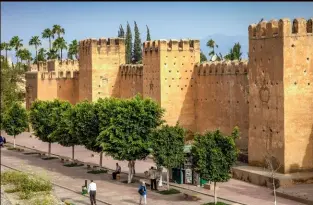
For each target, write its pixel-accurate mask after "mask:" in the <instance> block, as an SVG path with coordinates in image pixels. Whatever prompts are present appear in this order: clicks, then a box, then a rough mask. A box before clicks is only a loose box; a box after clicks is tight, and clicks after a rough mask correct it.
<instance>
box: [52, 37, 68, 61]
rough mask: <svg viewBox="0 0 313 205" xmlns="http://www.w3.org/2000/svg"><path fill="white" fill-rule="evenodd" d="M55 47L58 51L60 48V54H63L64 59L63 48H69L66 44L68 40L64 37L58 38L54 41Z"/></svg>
mask: <svg viewBox="0 0 313 205" xmlns="http://www.w3.org/2000/svg"><path fill="white" fill-rule="evenodd" d="M53 47H54V48H55V49H56V50H57V51H58V50H60V56H61V60H62V50H63V49H67V46H66V41H65V40H64V38H63V37H60V38H57V39H56V40H55V41H54V42H53Z"/></svg>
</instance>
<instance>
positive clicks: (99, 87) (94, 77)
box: [79, 38, 125, 101]
mask: <svg viewBox="0 0 313 205" xmlns="http://www.w3.org/2000/svg"><path fill="white" fill-rule="evenodd" d="M79 58H80V59H79V101H82V100H89V101H96V100H97V99H99V98H104V97H110V96H112V97H119V96H120V93H119V66H120V65H121V64H124V63H125V41H124V39H123V38H109V39H105V38H101V39H99V40H97V39H87V40H82V41H80V44H79Z"/></svg>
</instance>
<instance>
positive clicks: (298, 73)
mask: <svg viewBox="0 0 313 205" xmlns="http://www.w3.org/2000/svg"><path fill="white" fill-rule="evenodd" d="M248 66H249V70H250V71H249V87H250V99H249V101H250V106H249V123H250V126H249V147H248V151H249V163H250V164H251V165H262V164H263V163H264V156H265V154H266V153H270V154H271V155H272V156H273V157H274V158H275V159H276V160H277V161H278V162H279V163H280V164H281V165H282V167H281V169H280V172H282V173H290V172H297V171H303V170H310V169H313V87H312V86H313V34H312V19H310V20H308V21H306V20H305V19H301V18H299V19H295V20H294V21H293V23H291V22H290V20H289V19H281V20H279V21H277V20H272V21H270V22H265V21H263V22H260V23H259V24H258V25H255V24H252V25H250V26H249V64H248Z"/></svg>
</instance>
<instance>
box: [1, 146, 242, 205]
mask: <svg viewBox="0 0 313 205" xmlns="http://www.w3.org/2000/svg"><path fill="white" fill-rule="evenodd" d="M7 144H10V145H13V143H12V142H9V141H7ZM15 146H18V147H22V148H26V149H29V150H34V151H36V152H40V153H47V152H44V151H41V150H38V149H34V148H30V147H26V146H24V145H19V144H17V143H15ZM51 155H53V156H57V157H60V158H62V157H66V156H61V155H58V154H53V153H51ZM78 161H79V160H78ZM79 162H82V161H79ZM82 163H84V164H92V165H96V166H98V164H95V163H92V162H91V163H89V162H88V163H87V162H82ZM103 168H105V169H107V170H109V171H114V170H113V169H110V168H107V167H103ZM121 174H125V175H128V173H127V172H121ZM134 178H137V179H145V180H146V178H144V177H141V176H138V175H134ZM162 183H163V184H167V182H166V181H163V182H162ZM147 184H149V183H147ZM57 186H59V185H57ZM170 186H172V187H176V188H179V189H183V190H187V191H191V192H195V193H197V194H202V195H206V196H210V197H214V195H213V194H208V193H204V192H201V191H197V190H192V189H188V188H185V187H181V186H179V185H176V184H174V183H171V182H170ZM60 187H61V188H64V187H62V186H60ZM64 189H68V190H70V191H73V190H71V189H69V188H64ZM74 192H75V193H77V192H76V191H74ZM86 197H87V196H86ZM217 199H221V200H224V201H228V202H230V203H234V204H236V205H248V204H244V203H241V202H237V201H233V200H230V199H226V198H222V197H217ZM100 202H102V201H100ZM103 203H107V202H103ZM107 204H108V203H107ZM110 205H112V204H110Z"/></svg>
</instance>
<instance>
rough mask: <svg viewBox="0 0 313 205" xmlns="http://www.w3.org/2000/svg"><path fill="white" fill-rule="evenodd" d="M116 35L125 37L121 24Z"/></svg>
mask: <svg viewBox="0 0 313 205" xmlns="http://www.w3.org/2000/svg"><path fill="white" fill-rule="evenodd" d="M117 36H118V37H119V38H125V32H124V29H123V26H122V25H120V28H119V30H118V34H117Z"/></svg>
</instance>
